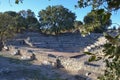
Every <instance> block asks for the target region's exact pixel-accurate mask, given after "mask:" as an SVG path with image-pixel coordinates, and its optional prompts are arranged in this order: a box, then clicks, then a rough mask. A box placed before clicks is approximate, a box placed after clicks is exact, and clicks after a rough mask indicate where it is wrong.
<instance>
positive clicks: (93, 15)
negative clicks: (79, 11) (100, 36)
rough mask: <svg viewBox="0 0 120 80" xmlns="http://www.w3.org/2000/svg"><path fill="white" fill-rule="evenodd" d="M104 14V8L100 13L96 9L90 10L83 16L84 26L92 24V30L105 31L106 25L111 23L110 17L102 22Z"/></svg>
mask: <svg viewBox="0 0 120 80" xmlns="http://www.w3.org/2000/svg"><path fill="white" fill-rule="evenodd" d="M106 14H107V12H105V11H104V10H102V14H99V12H98V11H97V10H93V11H91V12H90V13H88V14H87V15H86V16H85V17H84V23H85V27H86V25H93V27H94V28H93V30H92V31H94V32H97V33H99V32H100V33H101V32H104V31H106V30H107V29H108V27H109V26H110V25H111V24H112V21H111V19H108V20H106V21H105V22H103V21H104V16H106ZM95 24H96V25H95ZM94 25H95V26H94ZM89 27H91V26H87V27H86V28H89Z"/></svg>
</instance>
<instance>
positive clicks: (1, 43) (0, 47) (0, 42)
mask: <svg viewBox="0 0 120 80" xmlns="http://www.w3.org/2000/svg"><path fill="white" fill-rule="evenodd" d="M3 47H4V44H3V42H2V41H0V51H2V48H3Z"/></svg>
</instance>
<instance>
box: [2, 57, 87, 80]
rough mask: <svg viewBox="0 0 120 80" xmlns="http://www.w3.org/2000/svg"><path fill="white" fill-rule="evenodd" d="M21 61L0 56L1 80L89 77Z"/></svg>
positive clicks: (66, 79) (79, 79)
mask: <svg viewBox="0 0 120 80" xmlns="http://www.w3.org/2000/svg"><path fill="white" fill-rule="evenodd" d="M35 62H36V60H34V61H25V60H19V59H18V57H13V56H10V57H9V56H2V55H0V80H86V79H87V78H88V77H86V76H84V75H81V74H77V75H72V74H71V73H69V72H68V71H66V70H64V68H59V69H57V68H56V67H53V66H51V65H45V64H40V63H39V62H37V63H35Z"/></svg>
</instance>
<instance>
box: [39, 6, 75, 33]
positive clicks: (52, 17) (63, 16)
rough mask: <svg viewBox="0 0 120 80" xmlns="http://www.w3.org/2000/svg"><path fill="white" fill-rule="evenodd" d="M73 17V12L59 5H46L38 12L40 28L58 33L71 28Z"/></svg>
mask: <svg viewBox="0 0 120 80" xmlns="http://www.w3.org/2000/svg"><path fill="white" fill-rule="evenodd" d="M75 18H76V16H75V14H74V13H72V12H71V11H69V10H68V9H66V8H64V7H63V6H61V5H57V6H48V7H47V8H46V9H45V10H42V11H40V12H39V21H40V24H41V27H40V29H41V30H42V31H45V32H47V31H49V32H50V33H51V34H53V33H54V34H56V35H58V34H59V33H61V32H62V31H65V30H70V29H73V28H74V26H73V24H74V20H75Z"/></svg>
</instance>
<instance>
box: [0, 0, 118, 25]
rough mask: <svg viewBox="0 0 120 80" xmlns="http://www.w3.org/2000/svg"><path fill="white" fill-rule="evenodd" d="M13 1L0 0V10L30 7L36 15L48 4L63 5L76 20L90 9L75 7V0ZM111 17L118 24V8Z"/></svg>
mask: <svg viewBox="0 0 120 80" xmlns="http://www.w3.org/2000/svg"><path fill="white" fill-rule="evenodd" d="M9 1H10V2H9ZM14 1H15V0H0V12H4V11H16V12H18V11H20V10H27V9H31V10H32V11H34V12H35V15H36V16H37V15H38V12H39V11H40V10H42V9H45V8H46V7H47V6H48V5H51V6H52V5H63V6H64V7H65V8H68V9H69V10H71V11H72V12H74V13H75V14H76V16H77V20H80V21H83V18H84V16H85V15H86V14H87V13H88V12H90V10H91V8H90V7H88V8H84V9H79V8H77V9H76V8H75V7H74V6H75V5H76V4H77V0H51V1H48V0H23V3H22V4H21V3H20V4H15V3H14ZM111 19H112V22H113V23H118V24H120V10H119V11H117V12H113V15H112V17H111Z"/></svg>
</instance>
